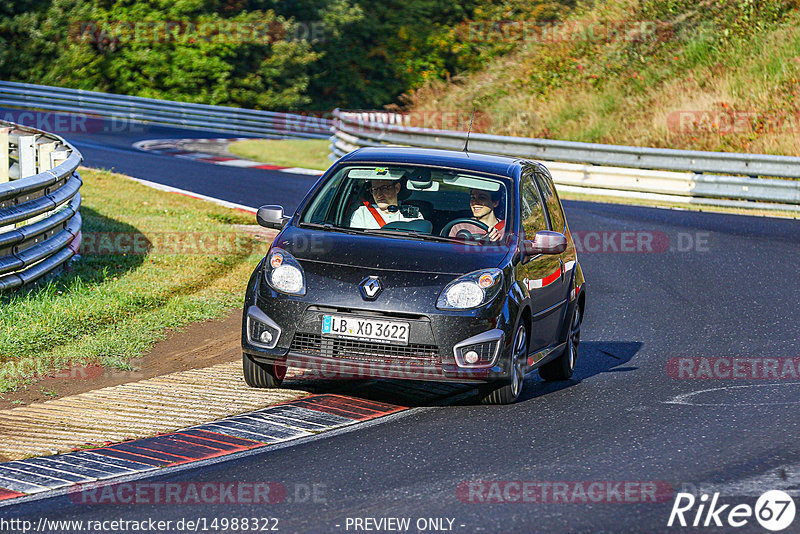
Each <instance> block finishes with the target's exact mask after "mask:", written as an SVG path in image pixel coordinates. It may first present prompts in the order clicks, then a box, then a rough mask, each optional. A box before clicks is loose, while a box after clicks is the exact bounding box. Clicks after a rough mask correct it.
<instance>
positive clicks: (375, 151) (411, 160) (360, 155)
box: [338, 146, 524, 178]
mask: <svg viewBox="0 0 800 534" xmlns="http://www.w3.org/2000/svg"><path fill="white" fill-rule="evenodd" d="M362 161H363V162H370V163H401V164H417V165H434V166H440V167H451V168H456V169H463V170H468V171H473V172H481V173H488V174H496V175H500V176H507V177H509V178H514V177H517V176H519V169H520V168H521V165H522V163H523V162H524V160H520V159H517V158H510V157H506V156H493V155H489V154H479V153H477V152H469V153H467V152H459V151H456V150H441V149H433V148H413V147H391V146H386V147H366V148H360V149H358V150H356V151H354V152H350V153H349V154H346V155H344V156H342V158H341V159H340V160H339V162H338V163H345V162H346V163H358V162H362Z"/></svg>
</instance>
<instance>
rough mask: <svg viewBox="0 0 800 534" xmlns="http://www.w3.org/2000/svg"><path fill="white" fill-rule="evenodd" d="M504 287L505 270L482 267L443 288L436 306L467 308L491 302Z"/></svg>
mask: <svg viewBox="0 0 800 534" xmlns="http://www.w3.org/2000/svg"><path fill="white" fill-rule="evenodd" d="M501 287H503V271H501V270H500V269H481V270H480V271H474V272H471V273H469V274H465V275H464V276H462V277H460V278H457V279H455V280H453V281H452V282H450V283H449V284H447V287H445V288H444V289H443V290H442V293H441V295H439V299H438V300H437V301H436V307H437V308H439V309H440V310H467V309H470V308H477V307H478V306H482V305H484V304H486V303H487V302H490V301H491V300H492V299H493V298H494V297H496V296H497V294H498V293H499V292H500V288H501Z"/></svg>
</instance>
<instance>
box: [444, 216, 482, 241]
mask: <svg viewBox="0 0 800 534" xmlns="http://www.w3.org/2000/svg"><path fill="white" fill-rule="evenodd" d="M462 223H464V224H471V225H472V226H475V227H477V228H480V229H481V230H483V231H484V232H486V233H487V234H488V233H489V226H488V225H486V224H484V223H482V222H480V221H476V220H475V219H468V218H466V217H461V218H458V219H453V220H452V221H450V222H449V223H447V224H445V225H444V228H442V231H441V232H439V235H440V236H442V237H448V236H449V235H450V230H451V229H452V228H453V227H454V226H455V225H457V224H462ZM463 233H468V231H467V230H459V231H458V234H456V235H457V236H458V237H467V236H464V235H463ZM477 237H483V236H477ZM477 237H476V236H475V235H474V234H472V233H470V234H469V236H468V237H467V239H476V238H477Z"/></svg>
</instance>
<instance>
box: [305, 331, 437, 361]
mask: <svg viewBox="0 0 800 534" xmlns="http://www.w3.org/2000/svg"><path fill="white" fill-rule="evenodd" d="M289 350H291V351H295V352H300V353H303V354H308V355H311V356H322V357H325V358H342V359H347V360H353V361H363V362H371V363H388V362H392V361H402V362H408V363H418V364H420V365H431V364H436V363H438V362H439V349H438V347H437V346H436V345H422V344H414V343H412V344H409V345H388V344H384V343H373V342H370V341H357V340H352V339H335V338H330V337H322V336H321V335H320V334H307V333H302V332H298V333H296V334H295V336H294V339H292V344H291V347H290V349H289Z"/></svg>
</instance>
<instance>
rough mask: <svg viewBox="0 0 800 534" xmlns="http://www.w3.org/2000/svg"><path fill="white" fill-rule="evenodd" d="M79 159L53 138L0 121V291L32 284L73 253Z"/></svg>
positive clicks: (77, 223)
mask: <svg viewBox="0 0 800 534" xmlns="http://www.w3.org/2000/svg"><path fill="white" fill-rule="evenodd" d="M81 161H82V157H81V154H80V152H78V151H77V150H76V149H75V147H73V146H72V145H70V144H69V143H67V142H66V141H65V140H64V139H62V138H61V137H59V136H57V135H54V134H50V133H47V132H43V131H41V130H36V129H33V128H28V127H24V126H20V125H17V124H13V123H9V122H4V121H0V291H3V290H7V289H14V288H17V287H19V286H22V285H24V284H27V283H30V282H33V281H34V280H36V279H38V278H40V277H42V276H44V275H45V274H47V273H49V272H51V271H53V270H54V269H56V268H57V267H59V266H61V265H63V264H64V263H65V262H66V261H67V260H69V259H70V258H71V257H72V256H74V255H75V254H76V253H77V250H78V247H79V246H80V235H81V216H80V213H79V212H78V208H80V205H81V195H80V193H79V192H78V190H79V188H80V186H81V184H82V181H81V178H80V176H79V175H78V172H77V168H78V165H80V163H81Z"/></svg>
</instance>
